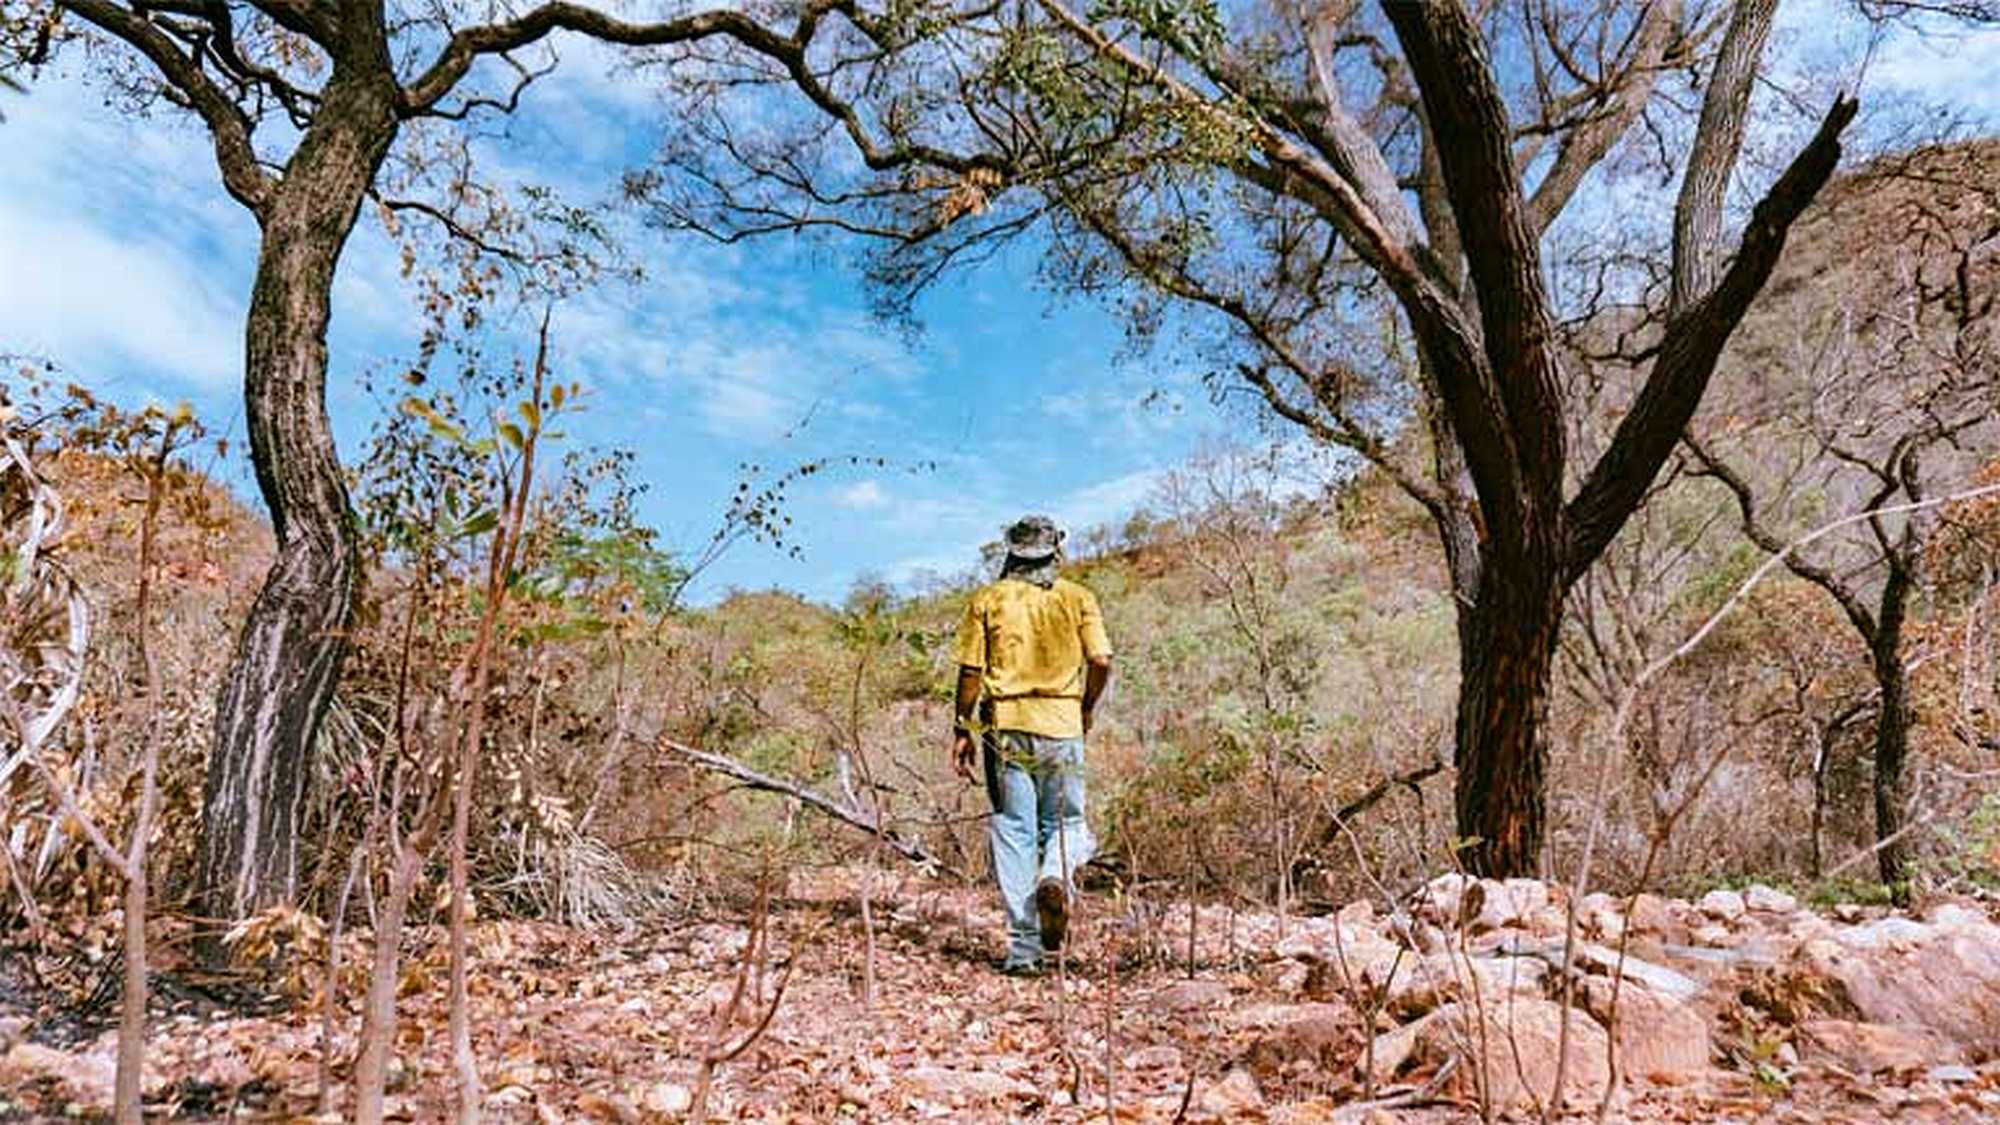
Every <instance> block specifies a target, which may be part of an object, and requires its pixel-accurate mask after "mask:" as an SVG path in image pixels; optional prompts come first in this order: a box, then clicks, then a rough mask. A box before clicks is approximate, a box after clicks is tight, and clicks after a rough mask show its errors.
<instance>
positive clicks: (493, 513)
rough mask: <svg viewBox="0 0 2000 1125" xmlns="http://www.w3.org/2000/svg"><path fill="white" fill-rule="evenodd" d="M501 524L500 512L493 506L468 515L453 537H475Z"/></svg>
mask: <svg viewBox="0 0 2000 1125" xmlns="http://www.w3.org/2000/svg"><path fill="white" fill-rule="evenodd" d="M499 526H500V513H499V512H498V511H497V510H495V509H493V508H487V509H486V510H484V511H480V512H474V513H473V514H472V515H470V516H468V517H466V520H465V522H464V523H462V524H460V525H458V534H457V535H455V536H453V537H452V538H454V539H475V538H477V537H479V536H481V535H485V534H486V533H487V532H489V531H492V530H493V529H494V528H496V527H499Z"/></svg>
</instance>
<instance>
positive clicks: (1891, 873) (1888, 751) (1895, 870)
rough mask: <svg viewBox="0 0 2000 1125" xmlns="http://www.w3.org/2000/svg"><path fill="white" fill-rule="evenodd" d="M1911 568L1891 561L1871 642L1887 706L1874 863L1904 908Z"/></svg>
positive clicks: (1882, 718) (1879, 746)
mask: <svg viewBox="0 0 2000 1125" xmlns="http://www.w3.org/2000/svg"><path fill="white" fill-rule="evenodd" d="M1910 579H1911V575H1910V570H1909V567H1908V566H1907V565H1906V564H1905V563H1904V561H1903V560H1902V559H1901V558H1898V557H1891V558H1890V560H1889V578H1888V581H1887V582H1885V583H1884V584H1883V587H1882V598H1881V601H1880V602H1879V603H1878V605H1879V612H1878V613H1877V614H1876V618H1875V621H1876V628H1875V633H1874V635H1873V636H1870V637H1869V638H1868V648H1869V655H1870V658H1871V663H1872V664H1873V665H1874V671H1875V684H1876V687H1877V688H1879V689H1880V690H1881V693H1882V706H1881V709H1880V710H1879V711H1878V712H1877V713H1876V716H1875V786H1874V788H1875V848H1876V851H1875V860H1876V864H1877V866H1878V869H1879V870H1880V872H1881V875H1882V881H1883V882H1884V883H1887V884H1888V885H1889V887H1890V888H1891V893H1892V894H1893V895H1894V896H1895V899H1896V901H1897V902H1899V903H1907V902H1908V898H1909V873H1910V870H1909V869H1910V847H1909V840H1908V838H1907V837H1906V836H1905V835H1904V831H1903V829H1904V818H1905V816H1906V814H1907V813H1908V811H1909V806H1910V792H1909V780H1908V778H1907V776H1906V775H1905V771H1904V768H1903V766H1904V761H1905V760H1906V759H1907V758H1908V756H1909V749H1910V723H1911V719H1912V714H1911V708H1910V684H1909V676H1908V673H1907V672H1906V670H1905V669H1904V666H1903V619H1904V616H1905V614H1906V612H1907V610H1908V607H1909V592H1910V585H1911V581H1910Z"/></svg>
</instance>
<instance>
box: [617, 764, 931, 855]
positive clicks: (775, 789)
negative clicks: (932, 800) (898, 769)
mask: <svg viewBox="0 0 2000 1125" xmlns="http://www.w3.org/2000/svg"><path fill="white" fill-rule="evenodd" d="M656 745H658V746H659V748H660V749H662V750H666V751H668V752H670V753H673V754H676V755H678V756H680V757H682V758H685V759H687V760H688V761H690V762H693V763H694V764H695V765H698V766H700V767H701V768H703V769H705V770H709V771H711V772H714V773H719V774H723V775H725V776H727V777H733V778H735V779H736V780H737V781H740V782H742V783H743V784H744V785H745V786H747V787H749V788H751V789H760V790H763V791H764V792H766V793H777V794H780V795H782V796H786V797H790V798H792V799H793V800H796V801H798V802H800V803H801V804H805V805H809V806H811V807H812V808H815V809H817V810H819V811H820V812H822V813H824V814H826V815H827V816H830V817H832V818H833V819H835V820H838V821H840V822H841V823H843V824H847V825H851V826H852V827H855V828H859V829H860V830H861V831H863V832H866V833H868V834H870V835H872V836H875V837H877V838H879V839H880V840H881V841H882V842H883V843H884V844H887V845H888V846H889V847H890V848H892V849H894V850H895V851H896V853H897V854H899V855H901V856H902V857H903V858H905V859H908V860H910V861H911V862H913V863H916V864H918V865H919V866H922V867H927V868H930V869H932V870H936V871H939V872H942V873H944V874H947V875H951V876H953V877H954V878H959V877H962V875H961V873H960V872H959V870H958V869H957V868H956V867H954V866H952V865H951V864H949V863H946V862H945V861H944V860H943V859H941V858H940V857H939V856H937V855H936V854H935V853H934V852H932V851H931V850H930V849H929V848H926V847H924V846H923V845H922V844H920V843H918V842H917V841H915V840H912V839H909V838H908V837H906V836H903V835H901V834H899V833H897V832H896V831H895V830H894V829H893V828H890V827H888V826H886V825H883V824H881V823H878V822H876V821H875V820H873V819H871V818H869V817H866V816H864V815H862V814H861V813H859V812H856V811H854V810H851V809H849V808H847V807H846V806H844V805H842V804H841V803H840V802H838V801H835V800H833V799H832V798H830V797H827V796H825V795H823V794H820V793H818V792H815V791H813V790H811V789H808V788H806V787H805V786H803V785H800V784H798V783H796V782H792V781H786V780H785V779H783V778H780V777H773V776H771V775H770V774H767V773H760V772H758V771H757V770H753V769H751V768H750V767H749V766H746V765H744V764H742V763H741V762H737V761H733V760H731V759H729V758H725V757H723V756H722V755H720V754H711V753H709V752H708V751H706V750H697V749H695V748H694V747H692V746H686V745H683V744H681V743H679V742H675V741H674V740H673V739H670V738H664V737H663V738H660V739H658V740H657V742H656Z"/></svg>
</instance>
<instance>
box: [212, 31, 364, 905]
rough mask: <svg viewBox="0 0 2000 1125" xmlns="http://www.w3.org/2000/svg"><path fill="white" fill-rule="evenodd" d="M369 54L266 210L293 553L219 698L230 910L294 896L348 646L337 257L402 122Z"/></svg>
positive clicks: (258, 407)
mask: <svg viewBox="0 0 2000 1125" xmlns="http://www.w3.org/2000/svg"><path fill="white" fill-rule="evenodd" d="M336 69H337V70H338V69H339V64H336ZM359 69H360V70H361V71H362V73H361V74H360V75H359V76H351V75H350V76H343V75H341V74H339V73H336V74H335V75H334V77H333V79H332V80H331V81H330V82H329V83H328V85H327V88H326V97H325V101H324V103H323V104H322V105H321V107H320V109H319V112H318V113H317V115H316V116H315V118H314V121H313V124H312V127H311V128H310V129H309V130H308V131H307V132H306V135H305V136H304V137H303V138H302V139H301V141H300V144H299V147H298V150H297V152H296V153H295V154H294V155H293V157H292V159H291V161H290V163H289V164H288V165H287V167H286V170H285V173H284V176H283V177H282V178H281V179H280V180H279V181H278V183H277V184H276V185H275V187H274V189H273V191H272V195H271V198H270V200H269V205H268V206H267V207H266V208H265V209H264V210H263V212H262V213H261V218H262V220H263V244H262V247H261V249H260V252H259V255H258V261H257V275H256V280H255V282H254V283H253V287H252V289H251V295H250V314H249V324H248V329H247V332H246V340H245V367H244V375H243V389H244V403H245V411H246V416H247V421H248V428H249V433H250V455H251V460H252V462H253V464H254V465H255V466H256V470H257V484H258V487H259V488H260V489H261V491H262V493H263V496H264V502H265V504H266V506H267V507H268V508H269V509H270V513H271V523H272V527H273V530H274V531H275V532H276V535H277V544H278V554H277V559H276V561H275V562H274V563H273V565H272V567H271V571H270V573H269V574H268V575H267V576H266V577H265V580H264V586H263V588H262V589H261V590H260V591H259V592H258V594H257V600H256V602H255V604H254V605H252V606H251V609H250V614H249V617H248V618H247V619H246V620H245V622H244V625H243V632H242V635H241V637H239V638H238V640H237V646H236V657H235V662H234V664H233V665H232V666H231V668H230V672H229V675H228V677H227V678H226V679H225V680H224V681H223V685H222V692H221V699H220V701H219V703H218V707H217V715H216V725H215V744H214V750H213V753H212V755H211V757H210V759H209V768H208V783H207V790H206V792H205V794H204V796H203V802H202V841H201V866H200V875H201V888H202V899H203V903H204V906H205V908H206V910H207V912H208V913H209V915H210V916H211V917H215V918H242V917H245V916H247V915H249V914H251V913H254V912H256V911H257V910H260V909H262V908H264V907H266V906H269V905H272V904H274V903H282V902H289V901H290V900H291V898H292V896H293V893H294V891H295V888H296V875H297V853H298V838H297V837H298V820H299V809H300V805H301V799H302V797H303V795H304V793H305V786H306V781H307V778H308V776H309V774H310V772H311V762H312V748H313V743H314V740H315V738H316V737H317V735H318V731H319V725H320V719H321V718H322V716H323V715H324V714H325V712H326V706H327V703H328V701H329V700H330V699H331V697H332V694H333V688H334V683H335V680H336V679H337V677H338V675H339V671H340V665H341V660H342V658H343V656H344V655H345V653H346V647H347V636H346V630H347V626H348V623H349V620H350V617H351V610H352V603H353V596H354V588H355V580H356V572H357V559H356V540H355V528H354V524H353V518H352V514H351V512H350V511H349V508H348V502H347V489H346V485H345V483H344V481H343V478H342V475H341V469H340V461H339V459H338V457H337V456H336V454H335V451H334V445H333V431H332V429H331V427H330V425H329V423H328V419H327V413H326V363H327V356H326V331H327V322H328V319H329V316H330V311H331V294H332V288H333V277H334V268H335V266H336V265H337V263H338V262H339V259H340V253H341V250H342V248H343V247H344V246H345V244H346V242H347V236H348V233H349V231H350V230H352V228H353V225H354V219H355V215H356V214H357V212H358V211H359V209H360V206H361V202H362V200H363V199H364V198H365V197H366V195H367V192H368V189H369V187H370V185H371V184H372V183H373V182H374V179H375V173H376V170H377V169H378V168H379V166H380V165H381V162H382V159H383V156H384V155H385V154H386V153H387V151H388V148H389V145H390V142H391V141H392V140H393V139H394V138H395V135H396V128H397V124H398V118H397V105H396V98H397V93H396V87H395V85H394V82H393V78H392V77H391V75H390V73H389V71H388V70H387V67H386V66H383V67H382V68H380V69H379V70H377V69H376V68H375V67H372V66H364V67H361V68H359Z"/></svg>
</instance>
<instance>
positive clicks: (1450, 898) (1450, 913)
mask: <svg viewBox="0 0 2000 1125" xmlns="http://www.w3.org/2000/svg"><path fill="white" fill-rule="evenodd" d="M1475 881H1476V880H1474V879H1473V878H1472V877H1471V876H1469V875H1462V874H1460V873H1458V872H1456V871H1452V872H1447V873H1446V874H1443V875H1440V876H1438V877H1437V878H1435V879H1432V880H1431V881H1430V882H1429V883H1428V884H1426V885H1425V887H1424V889H1423V891H1422V893H1421V894H1420V895H1419V896H1418V902H1417V911H1418V913H1420V914H1422V915H1423V916H1424V917H1425V918H1427V919H1429V920H1430V921H1432V922H1436V923H1437V924H1439V925H1442V926H1451V927H1456V926H1457V925H1458V917H1459V912H1460V910H1461V908H1462V907H1463V905H1464V899H1465V891H1466V888H1467V887H1469V886H1471V885H1472V884H1473V883H1474V882H1475Z"/></svg>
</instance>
